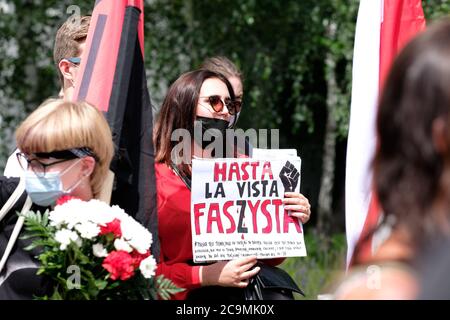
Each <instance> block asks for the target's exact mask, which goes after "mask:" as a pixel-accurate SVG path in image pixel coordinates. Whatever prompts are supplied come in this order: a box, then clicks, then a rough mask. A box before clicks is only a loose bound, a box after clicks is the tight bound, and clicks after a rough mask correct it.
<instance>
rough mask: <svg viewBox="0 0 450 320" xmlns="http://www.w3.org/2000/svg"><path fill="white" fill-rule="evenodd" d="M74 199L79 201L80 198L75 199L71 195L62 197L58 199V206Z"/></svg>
mask: <svg viewBox="0 0 450 320" xmlns="http://www.w3.org/2000/svg"><path fill="white" fill-rule="evenodd" d="M72 199H79V198H77V197H73V196H70V195H65V196H61V197H59V198H58V200H56V205H57V206H60V205H62V204H64V203H66V202H68V201H69V200H72Z"/></svg>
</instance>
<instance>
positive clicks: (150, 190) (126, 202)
mask: <svg viewBox="0 0 450 320" xmlns="http://www.w3.org/2000/svg"><path fill="white" fill-rule="evenodd" d="M143 2H144V1H143V0H134V1H133V0H97V1H96V3H95V7H94V10H93V13H92V18H91V23H90V27H89V33H88V36H87V39H86V49H85V51H84V53H83V55H82V57H81V65H80V68H81V69H80V74H79V75H78V77H77V82H76V85H75V95H74V98H75V99H76V100H86V101H87V102H89V103H91V104H93V105H95V106H96V107H97V108H99V109H100V110H102V111H103V112H105V114H106V117H107V120H108V122H109V124H110V126H111V130H112V134H113V140H114V145H115V147H116V154H115V157H114V159H113V162H112V164H111V170H112V171H113V172H114V174H115V182H114V188H113V192H112V198H111V203H112V204H117V205H119V206H120V207H121V208H122V209H124V210H125V211H126V212H127V213H128V214H130V215H131V216H133V217H135V218H136V220H138V221H139V222H141V223H142V224H143V225H144V226H146V227H147V228H148V229H149V230H150V231H151V232H152V234H153V246H152V254H153V255H154V256H155V258H158V257H159V242H158V224H157V213H156V186H155V175H154V151H153V143H152V131H153V127H152V105H151V102H150V96H149V93H148V89H147V81H146V76H145V67H144V14H143V9H144V3H143Z"/></svg>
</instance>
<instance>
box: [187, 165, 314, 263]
mask: <svg viewBox="0 0 450 320" xmlns="http://www.w3.org/2000/svg"><path fill="white" fill-rule="evenodd" d="M300 165H301V160H300V158H299V157H290V158H289V159H288V160H286V158H285V159H271V160H262V159H251V158H244V159H194V160H193V162H192V190H191V192H192V193H191V227H192V249H193V255H194V262H204V261H217V260H230V259H236V258H239V257H245V256H250V255H255V256H257V257H258V259H268V258H276V257H299V256H305V255H306V249H305V243H304V237H303V227H302V224H301V222H300V220H298V219H297V218H295V217H291V216H290V213H289V212H288V211H285V210H284V208H283V204H282V199H283V198H284V192H288V191H291V192H299V190H300Z"/></svg>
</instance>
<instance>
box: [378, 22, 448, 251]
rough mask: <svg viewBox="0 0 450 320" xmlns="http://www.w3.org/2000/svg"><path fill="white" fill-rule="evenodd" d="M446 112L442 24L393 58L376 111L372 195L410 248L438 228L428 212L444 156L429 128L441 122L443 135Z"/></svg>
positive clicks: (445, 45)
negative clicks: (392, 218)
mask: <svg viewBox="0 0 450 320" xmlns="http://www.w3.org/2000/svg"><path fill="white" fill-rule="evenodd" d="M449 109H450V20H448V19H447V20H445V21H443V22H441V23H438V24H436V25H434V26H431V27H429V28H428V29H427V30H426V31H425V32H424V33H422V34H420V35H419V36H418V37H416V38H415V39H414V40H412V41H411V42H410V43H409V44H408V45H407V46H406V47H405V48H404V50H403V51H402V52H401V54H400V55H399V56H398V57H397V59H396V60H395V62H394V64H393V66H392V69H391V72H390V74H389V76H388V79H387V81H386V83H385V87H384V90H383V93H382V96H381V98H380V102H379V109H378V117H377V134H378V138H379V140H378V142H379V144H378V149H377V152H376V154H375V158H374V163H373V165H374V182H375V188H376V192H377V194H378V197H379V200H380V204H381V207H382V208H383V211H384V214H385V215H386V216H389V215H394V216H395V217H396V221H397V224H398V225H402V226H404V227H406V228H407V230H408V232H409V234H410V236H411V237H412V239H413V240H414V241H415V242H414V244H415V245H419V244H420V242H421V241H422V240H424V237H426V235H427V232H428V233H429V231H430V230H429V227H430V225H431V226H432V228H436V227H438V224H437V223H436V222H433V216H432V215H431V213H432V212H431V207H432V204H433V203H434V201H435V200H436V198H437V196H438V194H439V192H441V191H442V186H441V183H442V174H443V169H444V161H445V156H446V155H443V154H442V152H440V151H439V150H437V149H436V147H435V144H434V143H433V124H434V123H435V122H436V120H438V119H440V121H442V122H443V123H444V124H445V129H446V130H448V125H449ZM446 132H447V131H446ZM449 141H450V138H449ZM449 145H450V143H449ZM449 210H450V207H449ZM433 232H434V231H433Z"/></svg>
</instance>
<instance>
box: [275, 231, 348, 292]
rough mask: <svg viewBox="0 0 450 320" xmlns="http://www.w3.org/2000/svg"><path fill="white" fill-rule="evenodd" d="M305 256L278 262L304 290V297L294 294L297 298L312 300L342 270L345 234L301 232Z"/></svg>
mask: <svg viewBox="0 0 450 320" xmlns="http://www.w3.org/2000/svg"><path fill="white" fill-rule="evenodd" d="M305 243H306V250H307V253H308V256H306V257H302V258H288V259H286V260H285V262H284V263H283V264H282V265H281V268H283V269H284V270H286V271H287V272H288V273H289V274H290V275H291V277H292V278H293V279H294V280H295V282H296V283H297V284H298V286H299V287H300V288H301V289H302V290H303V292H304V293H305V297H303V296H301V295H297V294H295V298H296V299H299V300H303V299H307V300H316V299H317V296H318V295H319V294H323V293H326V290H327V288H328V287H330V286H331V284H332V283H333V282H334V281H335V279H336V277H337V276H338V275H340V274H342V272H343V271H344V268H345V255H346V249H347V247H346V240H345V234H343V233H339V234H334V235H332V236H331V237H330V236H325V235H322V234H319V233H318V232H317V231H315V230H313V231H310V232H308V233H306V234H305Z"/></svg>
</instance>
